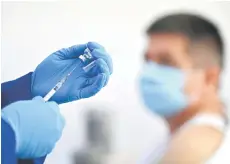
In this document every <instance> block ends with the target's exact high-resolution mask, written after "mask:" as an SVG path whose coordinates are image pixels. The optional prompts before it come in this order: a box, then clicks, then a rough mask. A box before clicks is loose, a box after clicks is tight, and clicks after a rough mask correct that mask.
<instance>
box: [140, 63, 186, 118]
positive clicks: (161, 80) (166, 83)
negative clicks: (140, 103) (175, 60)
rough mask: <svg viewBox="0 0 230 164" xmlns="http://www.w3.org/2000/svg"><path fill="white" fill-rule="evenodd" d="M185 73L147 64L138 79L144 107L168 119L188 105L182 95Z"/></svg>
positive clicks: (175, 69)
mask: <svg viewBox="0 0 230 164" xmlns="http://www.w3.org/2000/svg"><path fill="white" fill-rule="evenodd" d="M185 77H186V75H185V73H184V72H182V71H181V70H179V69H177V68H174V67H170V66H164V65H160V64H157V63H154V62H148V63H146V64H145V65H144V68H143V70H142V73H141V78H140V90H141V95H142V97H143V99H144V103H145V105H146V106H147V107H148V108H149V109H150V110H152V111H153V112H155V113H156V114H158V115H161V116H164V117H169V116H173V115H175V114H176V113H178V112H181V111H182V110H183V109H184V108H186V107H187V106H188V104H189V101H188V97H187V96H186V95H185V94H184V92H183V90H184V86H185Z"/></svg>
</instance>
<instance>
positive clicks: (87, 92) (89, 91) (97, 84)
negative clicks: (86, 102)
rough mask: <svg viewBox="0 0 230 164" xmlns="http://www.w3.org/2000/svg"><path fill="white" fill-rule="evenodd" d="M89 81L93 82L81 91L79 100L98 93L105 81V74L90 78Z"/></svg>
mask: <svg viewBox="0 0 230 164" xmlns="http://www.w3.org/2000/svg"><path fill="white" fill-rule="evenodd" d="M90 81H91V82H92V81H94V82H93V83H92V84H91V85H89V86H87V87H85V88H83V89H82V90H81V92H80V98H88V97H91V96H94V95H95V94H96V93H98V92H99V91H100V90H101V88H103V86H104V85H105V83H106V81H107V78H106V74H105V73H100V74H98V75H97V76H96V77H93V78H91V79H90Z"/></svg>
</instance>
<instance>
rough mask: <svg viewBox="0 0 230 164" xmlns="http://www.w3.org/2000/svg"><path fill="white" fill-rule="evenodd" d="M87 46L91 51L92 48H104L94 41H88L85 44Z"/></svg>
mask: <svg viewBox="0 0 230 164" xmlns="http://www.w3.org/2000/svg"><path fill="white" fill-rule="evenodd" d="M86 45H87V48H88V49H89V50H90V51H91V52H92V51H93V50H94V49H103V50H105V48H104V47H103V46H102V45H100V44H99V43H96V42H88V43H87V44H86Z"/></svg>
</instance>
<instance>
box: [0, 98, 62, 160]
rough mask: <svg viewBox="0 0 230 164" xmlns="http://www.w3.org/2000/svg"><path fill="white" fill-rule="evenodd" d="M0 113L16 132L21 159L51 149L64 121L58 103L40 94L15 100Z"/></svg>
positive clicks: (18, 154) (17, 147)
mask: <svg viewBox="0 0 230 164" xmlns="http://www.w3.org/2000/svg"><path fill="white" fill-rule="evenodd" d="M1 113H2V118H3V119H4V120H5V121H6V122H7V123H8V124H9V125H10V126H11V127H12V129H13V131H14V133H15V139H16V155H17V157H18V158H22V159H23V158H38V157H42V156H45V155H47V154H48V153H50V152H51V151H52V149H53V148H54V146H55V143H56V142H57V141H58V140H59V138H60V137H61V134H62V130H63V128H64V125H65V120H64V118H63V117H62V115H61V114H60V110H59V107H58V105H57V104H56V103H55V102H44V100H43V98H41V97H35V98H34V99H33V100H27V101H18V102H15V103H12V104H10V105H9V106H7V107H5V108H4V109H3V110H2V112H1Z"/></svg>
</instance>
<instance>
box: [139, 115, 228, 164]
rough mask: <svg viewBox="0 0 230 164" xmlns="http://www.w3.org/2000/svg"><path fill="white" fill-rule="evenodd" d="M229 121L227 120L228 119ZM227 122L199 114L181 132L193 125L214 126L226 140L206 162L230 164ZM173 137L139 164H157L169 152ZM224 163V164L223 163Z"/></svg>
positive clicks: (213, 116)
mask: <svg viewBox="0 0 230 164" xmlns="http://www.w3.org/2000/svg"><path fill="white" fill-rule="evenodd" d="M226 120H227V119H226ZM226 120H225V119H224V118H222V117H220V116H217V115H211V114H199V115H197V116H195V117H194V118H192V119H191V120H189V121H188V122H186V123H185V124H184V125H183V126H182V127H181V128H180V129H179V131H181V130H183V129H185V128H186V127H188V126H191V125H208V126H212V127H213V128H216V129H218V130H220V131H221V132H223V133H224V134H225V137H224V140H223V142H222V144H221V146H220V147H219V148H218V150H216V152H214V154H213V156H212V157H211V158H210V159H209V160H207V161H206V164H220V163H221V164H229V163H230V157H229V152H230V146H229V145H230V129H229V127H228V126H227V125H228V123H227V122H226ZM170 138H171V136H169V137H168V138H166V139H165V140H164V141H162V142H159V144H158V145H157V146H155V147H154V148H153V149H152V150H151V151H149V153H148V154H146V155H145V157H144V158H143V159H141V160H140V162H138V164H157V163H159V161H160V160H161V158H162V157H163V155H164V153H165V151H166V150H167V147H168V143H169V141H170ZM223 161H224V163H223Z"/></svg>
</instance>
